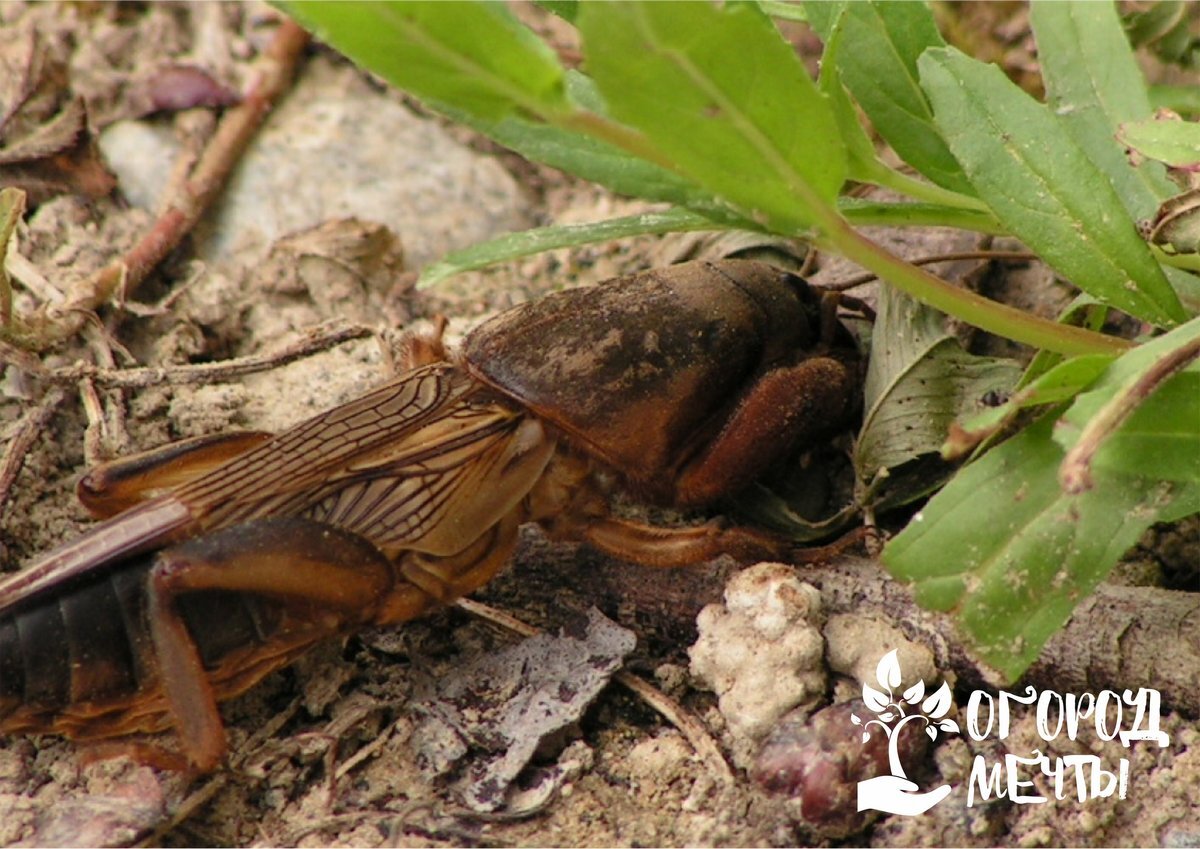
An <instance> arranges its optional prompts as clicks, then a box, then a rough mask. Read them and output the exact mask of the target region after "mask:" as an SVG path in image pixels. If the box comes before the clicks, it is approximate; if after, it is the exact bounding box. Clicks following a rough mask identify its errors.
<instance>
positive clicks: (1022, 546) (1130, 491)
mask: <svg viewBox="0 0 1200 849" xmlns="http://www.w3.org/2000/svg"><path fill="white" fill-rule="evenodd" d="M1053 423H1054V416H1053V415H1050V416H1046V417H1045V418H1044V419H1043V420H1042V421H1040V422H1039V423H1038V424H1037V425H1036V426H1034V427H1032V428H1029V429H1028V430H1026V431H1025V432H1023V433H1022V434H1020V435H1018V436H1016V437H1014V438H1013V439H1011V440H1009V441H1008V442H1006V443H1004V444H1002V445H1000V446H998V447H996V448H994V449H992V450H991V451H989V452H988V453H987V454H985V455H984V456H983V457H982V458H981V459H980V460H978V461H977V462H975V463H973V464H971V465H970V466H967V467H966V468H965V469H963V470H962V471H961V472H959V474H958V475H957V476H955V478H954V480H952V481H951V482H950V483H949V484H948V485H947V486H946V487H945V489H943V490H942V491H941V492H939V493H938V494H937V495H936V496H934V498H933V499H932V500H930V502H929V503H928V504H927V505H926V506H925V508H924V509H923V510H922V511H921V512H920V513H918V514H917V516H915V517H914V519H913V521H912V522H910V523H909V525H908V527H907V528H905V529H904V531H903V532H901V533H900V534H899V535H898V536H897V537H895V538H894V539H893V540H892V541H891V542H890V543H889V544H888V546H887V547H886V548H885V549H884V553H883V561H884V564H885V566H886V567H887V569H888V571H889V572H891V574H892V575H894V576H895V577H896V578H898V579H899V580H902V581H909V582H912V583H913V584H914V591H915V595H916V598H917V601H918V603H920V604H921V605H922V606H925V607H930V608H933V609H937V610H946V611H953V613H954V616H955V620H956V622H957V624H958V626H959V628H960V629H961V630H962V632H963V633H964V635H965V636H966V637H967V639H968V640H969V642H970V643H971V645H972V646H973V648H974V650H975V651H976V653H978V654H979V656H981V657H982V658H983V659H984V660H985V661H986V662H987V663H989V664H990V665H991V666H993V667H995V668H997V669H999V670H1000V671H1001V672H1003V673H1004V674H1006V675H1007V676H1008V677H1009V678H1010V679H1015V678H1016V677H1017V676H1019V675H1020V674H1021V673H1022V672H1023V671H1024V670H1025V669H1026V668H1027V667H1028V666H1029V665H1030V664H1031V663H1032V662H1033V661H1034V660H1036V659H1037V656H1038V654H1039V652H1040V651H1041V648H1042V646H1043V645H1045V643H1046V640H1048V639H1049V638H1050V637H1051V636H1052V635H1053V634H1054V633H1055V632H1056V631H1057V630H1058V629H1059V628H1061V627H1062V625H1063V624H1064V623H1065V622H1066V621H1067V619H1068V618H1069V617H1070V614H1071V611H1072V610H1073V609H1074V607H1075V605H1076V604H1077V603H1078V602H1079V601H1080V600H1081V599H1083V598H1085V597H1086V596H1087V594H1088V593H1089V592H1091V591H1092V590H1093V589H1094V588H1095V586H1096V584H1097V583H1099V581H1101V580H1102V579H1103V578H1104V577H1105V575H1107V574H1108V572H1109V571H1110V570H1111V568H1112V566H1113V565H1114V564H1115V563H1116V562H1117V559H1118V558H1119V557H1120V556H1121V554H1123V553H1124V552H1125V551H1126V550H1128V549H1129V548H1130V547H1131V546H1132V545H1133V544H1134V543H1135V542H1136V541H1137V539H1138V537H1139V536H1141V534H1142V532H1143V531H1145V530H1146V528H1148V527H1150V525H1152V524H1154V523H1156V522H1160V521H1173V520H1175V519H1179V518H1182V517H1183V516H1186V515H1190V514H1191V513H1195V512H1197V511H1200V486H1197V485H1195V484H1180V485H1173V484H1169V483H1163V482H1160V481H1151V480H1148V479H1146V478H1143V477H1140V476H1137V475H1124V474H1121V473H1118V472H1113V471H1111V470H1104V471H1103V472H1102V473H1101V475H1100V476H1099V479H1098V480H1097V486H1095V487H1094V488H1093V489H1092V490H1090V491H1088V492H1085V493H1082V494H1080V495H1066V494H1064V493H1063V491H1062V489H1061V487H1060V486H1059V482H1058V476H1057V471H1058V466H1059V464H1060V463H1061V462H1062V459H1063V454H1064V452H1063V449H1062V448H1061V447H1060V446H1059V445H1057V444H1056V443H1055V442H1054V440H1053V439H1051V438H1050V430H1051V428H1052V426H1053Z"/></svg>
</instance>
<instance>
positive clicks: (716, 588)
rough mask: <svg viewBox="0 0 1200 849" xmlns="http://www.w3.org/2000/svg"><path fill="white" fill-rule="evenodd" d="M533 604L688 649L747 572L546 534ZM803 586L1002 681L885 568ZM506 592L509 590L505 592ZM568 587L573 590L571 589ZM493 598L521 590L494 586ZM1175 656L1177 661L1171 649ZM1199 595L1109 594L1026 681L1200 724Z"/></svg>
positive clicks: (956, 665) (944, 658) (834, 608)
mask: <svg viewBox="0 0 1200 849" xmlns="http://www.w3.org/2000/svg"><path fill="white" fill-rule="evenodd" d="M515 569H516V570H519V571H520V574H521V581H520V598H521V600H522V603H524V604H529V605H533V606H545V607H547V608H551V609H553V608H557V607H561V606H562V605H563V603H564V595H565V596H566V597H567V598H569V599H586V600H587V603H589V604H594V605H596V606H597V607H599V608H600V609H602V610H605V609H614V608H619V609H620V611H621V616H620V617H619V618H620V621H622V622H623V623H628V622H630V621H637V622H641V623H652V627H653V628H654V629H655V631H654V634H653V635H652V638H653V639H656V640H659V641H662V642H666V643H670V644H674V645H679V644H684V645H686V644H688V643H689V642H691V641H693V640H695V638H696V626H695V620H696V616H697V614H699V612H700V610H701V609H702V608H703V607H704V606H705V605H708V604H713V603H716V602H719V601H720V600H721V597H722V593H723V592H724V589H725V584H726V582H727V581H728V579H729V578H730V577H732V575H733V574H735V573H736V572H737V571H738V570H739V567H738V566H737V564H736V563H734V562H733V561H732V560H731V559H727V558H722V559H718V560H716V561H714V562H713V563H711V564H709V566H708V567H707V568H705V569H703V570H700V569H681V570H677V571H672V570H658V569H646V568H645V567H642V566H637V565H634V564H628V563H623V562H621V561H619V560H613V559H610V558H607V557H603V556H602V555H599V554H598V553H596V552H594V551H591V550H588V549H586V548H584V547H581V546H579V545H577V544H569V543H553V542H551V541H550V540H548V539H546V538H545V536H544V535H542V534H540V533H536V532H534V533H526V534H523V535H522V541H521V545H520V546H519V548H518V550H517V554H516V558H515ZM796 574H797V577H799V578H800V579H801V580H802V581H805V582H807V583H810V584H812V585H813V586H815V587H817V589H819V590H820V591H821V603H822V606H823V608H824V609H825V611H826V612H827V613H828V614H830V615H832V614H838V613H848V614H853V615H856V616H864V617H868V618H873V619H879V620H881V621H883V622H888V623H891V624H893V625H895V626H896V627H898V628H900V629H901V630H902V631H903V632H904V634H905V636H907V637H908V638H909V639H911V640H914V641H916V642H919V643H922V644H923V645H925V646H926V647H928V648H929V650H930V651H931V652H933V656H934V660H935V662H936V663H937V666H938V668H939V669H942V670H953V671H954V672H955V673H956V674H957V675H958V678H959V680H960V682H962V685H963V686H965V687H984V688H989V687H993V686H995V685H996V682H995V679H994V673H992V672H991V671H989V670H988V669H986V668H985V667H984V666H982V665H981V664H980V663H979V662H978V661H977V660H976V659H975V658H974V657H972V655H971V653H970V650H969V648H968V647H967V646H966V645H964V643H963V640H962V636H961V634H960V633H959V631H958V628H957V626H956V624H955V621H954V618H953V617H952V616H950V615H949V614H946V613H942V612H939V611H934V610H926V609H924V608H922V607H920V606H919V605H918V604H917V602H916V600H915V598H914V597H913V591H912V588H911V587H910V586H908V585H906V584H903V583H901V582H899V581H897V580H896V579H894V578H892V577H891V576H890V575H888V573H887V572H886V571H885V570H884V569H883V568H882V567H881V566H880V565H879V563H878V561H875V560H870V559H866V558H859V557H850V556H843V557H840V558H838V559H836V560H833V561H831V562H829V563H825V564H817V565H812V566H801V567H798V568H797V570H796ZM501 583H503V582H501ZM564 588H566V589H564ZM490 592H491V593H492V595H493V597H500V598H508V597H509V596H511V595H512V593H511V592H510V591H507V590H505V589H503V587H502V586H500V587H498V586H497V585H496V584H493V585H491V588H490ZM1164 646H1169V647H1170V649H1171V655H1170V658H1169V662H1164V660H1163V647H1164ZM1196 669H1200V595H1197V594H1196V593H1189V592H1180V591H1177V590H1167V589H1161V588H1159V587H1129V586H1114V585H1109V584H1101V585H1100V586H1098V587H1097V588H1096V589H1095V591H1094V592H1093V593H1092V594H1091V595H1090V596H1089V597H1088V598H1087V599H1085V600H1083V601H1082V602H1081V603H1080V605H1079V606H1078V607H1077V608H1076V609H1075V610H1074V611H1073V612H1072V614H1071V619H1070V621H1069V622H1068V623H1067V624H1066V625H1065V626H1064V627H1063V629H1062V630H1061V631H1059V632H1058V634H1056V635H1055V636H1054V637H1052V638H1051V639H1050V641H1049V642H1048V643H1047V644H1046V646H1045V647H1044V648H1043V649H1042V652H1041V656H1040V658H1039V659H1038V661H1037V662H1036V663H1035V664H1034V665H1033V666H1032V667H1030V668H1029V670H1027V671H1026V673H1025V674H1024V676H1022V679H1021V680H1022V681H1023V682H1026V683H1030V684H1033V685H1035V686H1038V687H1043V688H1052V689H1054V690H1056V691H1059V692H1063V691H1066V690H1072V691H1078V692H1084V691H1090V692H1096V691H1098V690H1101V689H1110V690H1115V691H1116V692H1118V693H1119V692H1121V691H1122V690H1124V689H1126V688H1129V689H1132V690H1134V691H1136V690H1137V689H1138V688H1139V687H1147V688H1153V689H1156V690H1158V691H1159V692H1160V693H1161V694H1162V702H1163V706H1164V708H1172V709H1175V710H1178V711H1180V712H1181V713H1183V714H1185V715H1187V716H1193V717H1194V716H1200V681H1198V680H1197V678H1196V675H1195V670H1196Z"/></svg>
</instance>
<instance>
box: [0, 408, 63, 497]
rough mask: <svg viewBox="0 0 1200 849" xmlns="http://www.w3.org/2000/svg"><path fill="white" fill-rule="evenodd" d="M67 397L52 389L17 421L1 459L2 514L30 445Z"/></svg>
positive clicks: (0, 492) (0, 489) (0, 491)
mask: <svg viewBox="0 0 1200 849" xmlns="http://www.w3.org/2000/svg"><path fill="white" fill-rule="evenodd" d="M66 397H67V393H66V392H65V391H63V390H62V389H57V388H55V389H51V390H50V391H49V392H47V393H46V395H45V397H44V398H42V400H41V402H40V403H39V404H38V405H37V406H36V407H34V408H33V409H31V410H29V411H27V412H26V413H25V415H24V416H22V417H21V420H20V422H18V423H17V425H16V432H15V433H14V434H13V437H12V439H10V440H9V442H8V446H7V447H6V448H5V449H4V458H3V459H2V460H0V514H3V512H4V505H5V504H7V503H8V496H9V491H10V490H11V489H12V485H13V483H15V482H16V480H17V475H19V474H20V473H21V467H22V466H23V465H24V464H25V456H26V455H27V454H28V453H29V449H30V447H31V446H32V445H33V442H34V440H35V439H37V438H38V434H40V433H41V432H42V430H43V429H45V427H46V425H48V424H49V423H50V420H51V419H52V418H53V417H54V411H55V410H57V409H58V405H59V404H61V403H62V401H63V399H64V398H66Z"/></svg>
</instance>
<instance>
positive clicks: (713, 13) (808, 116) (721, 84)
mask: <svg viewBox="0 0 1200 849" xmlns="http://www.w3.org/2000/svg"><path fill="white" fill-rule="evenodd" d="M577 23H578V26H579V30H580V32H581V33H582V34H583V38H584V53H585V55H586V57H587V68H588V71H589V72H590V73H591V75H592V78H593V79H594V80H595V81H596V84H597V86H598V87H599V88H600V91H601V93H602V94H603V95H604V98H605V100H606V102H607V104H608V108H609V112H610V114H611V115H612V116H613V117H615V118H616V119H617V120H619V121H622V122H624V123H626V124H628V125H629V126H631V127H634V128H636V129H637V130H639V131H640V132H641V133H643V134H644V135H645V137H646V139H647V141H648V143H649V144H651V145H653V146H654V148H655V149H656V150H658V151H659V152H660V153H661V155H662V156H663V157H664V158H666V159H669V160H671V161H672V162H674V163H675V164H676V166H677V170H678V171H679V172H680V173H683V174H686V175H688V176H689V177H690V178H691V179H692V180H693V181H695V182H696V183H697V184H699V185H702V186H704V187H706V188H707V189H708V190H709V191H711V192H713V193H715V194H717V195H720V196H721V197H723V198H725V199H726V200H728V201H730V202H731V203H732V204H734V205H735V206H737V207H738V208H739V209H740V210H741V211H742V214H743V215H745V217H747V218H749V219H751V220H752V221H755V222H756V223H757V224H758V225H760V226H767V227H769V228H770V229H772V230H774V231H775V232H781V233H793V232H796V231H798V230H801V229H803V228H805V227H808V226H810V225H812V224H813V223H815V222H816V221H818V220H821V219H823V218H827V217H828V216H829V215H831V214H832V211H831V210H830V209H829V207H830V206H831V205H832V203H833V200H834V198H835V197H836V195H837V192H838V190H839V189H840V188H841V185H842V182H843V180H844V179H845V174H846V158H845V152H844V149H843V148H842V145H841V142H840V139H839V137H838V132H837V125H836V122H835V121H834V118H833V113H832V110H831V108H830V106H829V104H828V103H827V102H826V101H825V99H824V97H822V96H821V94H820V93H819V92H818V91H817V89H816V86H815V85H814V84H813V82H812V80H811V79H810V78H809V77H808V75H807V73H805V71H804V68H803V66H802V65H801V64H800V62H799V60H798V59H797V58H796V55H795V53H794V52H793V50H792V49H791V47H790V46H789V45H788V44H787V43H786V42H784V41H783V39H782V38H781V37H780V35H779V33H778V32H777V31H776V30H775V28H774V25H773V24H772V23H771V21H770V19H768V18H767V17H765V16H764V15H763V14H762V12H761V11H760V10H759V9H758V7H757V6H755V5H753V4H744V3H739V4H728V5H726V6H724V7H717V6H714V5H711V4H708V3H637V2H629V3H587V4H584V5H583V6H582V7H581V8H580V10H579V18H578V21H577ZM782 104H786V108H783V107H782V106H781V105H782Z"/></svg>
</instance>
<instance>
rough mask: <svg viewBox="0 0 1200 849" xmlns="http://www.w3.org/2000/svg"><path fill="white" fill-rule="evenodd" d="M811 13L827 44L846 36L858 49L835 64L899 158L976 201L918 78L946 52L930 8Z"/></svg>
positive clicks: (851, 7) (815, 7)
mask: <svg viewBox="0 0 1200 849" xmlns="http://www.w3.org/2000/svg"><path fill="white" fill-rule="evenodd" d="M805 10H806V11H807V12H808V15H809V20H810V23H811V24H812V26H813V29H815V30H816V32H817V34H818V35H820V36H821V40H822V41H824V42H825V43H826V44H829V41H830V39H831V38H832V37H833V36H834V34H835V30H837V29H840V30H841V31H842V33H843V34H842V38H843V39H844V41H845V42H846V44H849V45H852V49H851V50H849V51H846V50H842V51H840V55H838V56H837V57H836V62H837V68H838V72H839V76H840V77H841V81H842V82H843V83H844V84H845V85H846V87H847V88H848V89H849V90H850V93H851V94H853V95H854V99H855V100H857V101H858V104H859V105H860V106H861V107H862V108H863V111H864V112H866V113H867V116H868V117H869V118H870V119H871V123H872V124H873V125H874V127H875V129H876V130H877V131H878V132H879V134H880V135H881V136H883V138H884V139H886V140H887V142H888V144H890V145H891V146H892V148H893V149H894V150H895V151H896V153H897V154H899V155H900V158H901V159H903V160H904V161H905V162H907V163H908V164H909V165H911V166H912V167H914V168H916V169H917V171H919V172H921V173H922V174H924V175H925V176H926V177H928V178H929V179H930V180H932V181H933V182H935V183H937V184H938V185H939V186H943V187H944V188H947V189H951V190H953V191H956V192H961V193H963V194H967V195H974V189H973V188H972V187H971V184H970V182H969V181H968V180H967V179H966V177H965V176H964V175H963V171H962V168H961V166H960V165H959V163H958V161H957V160H956V159H955V158H954V155H953V154H952V153H951V152H950V149H949V147H947V145H946V143H945V141H943V139H942V135H941V133H940V132H939V130H938V128H937V126H936V125H935V123H934V121H933V110H932V109H931V108H930V105H929V102H928V100H926V96H925V93H924V92H923V91H922V89H921V85H920V79H919V75H918V73H917V59H918V58H919V57H920V55H921V54H922V53H923V52H924V51H925V50H926V49H927V48H930V47H940V46H943V45H945V42H944V41H943V40H942V36H941V34H940V33H939V32H938V30H937V26H936V24H935V23H934V20H933V15H932V14H931V13H930V11H929V7H928V6H926V5H925V4H924V3H915V2H887V3H864V2H851V3H827V2H810V3H806V4H805ZM823 73H824V72H823Z"/></svg>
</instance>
